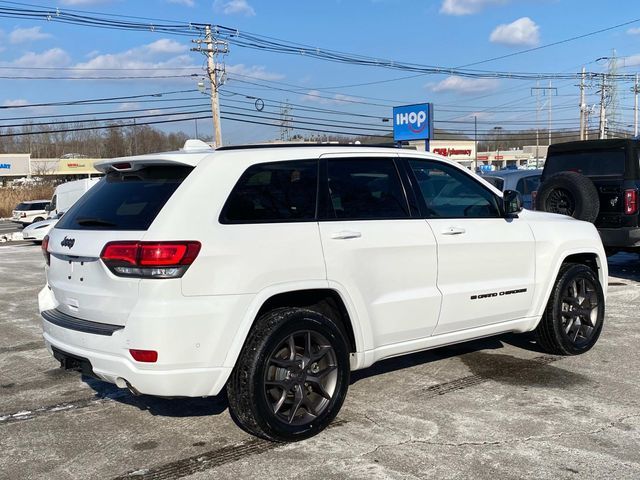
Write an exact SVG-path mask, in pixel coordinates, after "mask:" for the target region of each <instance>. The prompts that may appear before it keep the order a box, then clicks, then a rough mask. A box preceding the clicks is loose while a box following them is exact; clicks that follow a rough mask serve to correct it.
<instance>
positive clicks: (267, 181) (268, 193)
mask: <svg viewBox="0 0 640 480" xmlns="http://www.w3.org/2000/svg"><path fill="white" fill-rule="evenodd" d="M317 184H318V162H317V161H316V160H296V161H291V162H272V163H261V164H257V165H253V166H251V167H249V168H248V169H247V170H246V171H245V172H244V173H243V174H242V176H241V177H240V180H238V183H237V184H236V186H235V187H234V188H233V191H232V192H231V195H229V198H228V199H227V203H226V204H225V206H224V209H223V210H222V215H221V217H220V220H221V222H222V223H260V222H283V221H290V222H294V221H305V220H314V219H315V218H316V196H317Z"/></svg>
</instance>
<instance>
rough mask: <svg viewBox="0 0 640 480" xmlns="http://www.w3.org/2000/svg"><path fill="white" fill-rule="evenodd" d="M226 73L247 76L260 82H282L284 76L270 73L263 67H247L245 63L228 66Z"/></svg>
mask: <svg viewBox="0 0 640 480" xmlns="http://www.w3.org/2000/svg"><path fill="white" fill-rule="evenodd" d="M226 71H227V73H228V74H231V75H233V74H236V75H238V76H242V75H244V76H247V77H251V78H253V79H258V80H271V81H273V80H282V79H283V78H284V75H281V74H279V73H274V72H268V71H267V69H266V68H265V67H264V66H262V65H251V66H246V65H244V64H243V63H238V64H236V65H227V66H226Z"/></svg>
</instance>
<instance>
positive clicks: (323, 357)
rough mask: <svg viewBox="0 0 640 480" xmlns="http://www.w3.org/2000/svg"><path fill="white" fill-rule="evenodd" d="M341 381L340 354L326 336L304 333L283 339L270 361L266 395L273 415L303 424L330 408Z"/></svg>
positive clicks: (307, 331) (312, 332) (311, 332)
mask: <svg viewBox="0 0 640 480" xmlns="http://www.w3.org/2000/svg"><path fill="white" fill-rule="evenodd" d="M337 382H338V361H337V355H336V352H335V351H334V349H333V347H332V346H331V344H330V343H329V341H328V340H327V339H326V338H325V337H324V335H322V334H320V333H318V332H315V331H311V330H304V331H298V332H294V333H292V334H291V335H289V336H287V337H286V338H285V339H284V340H282V341H281V342H280V343H279V344H278V345H277V346H276V348H275V349H274V350H273V352H272V353H271V355H270V356H269V358H268V361H267V368H266V370H265V374H264V393H265V396H266V399H267V403H268V405H269V406H270V408H271V412H272V413H273V414H274V415H275V416H276V417H277V418H278V419H279V420H280V421H282V422H284V423H287V424H289V425H304V424H307V423H310V422H312V421H313V420H315V419H316V418H317V417H318V416H320V415H321V414H322V413H323V412H324V411H325V410H326V409H327V407H328V405H329V403H330V401H331V399H332V398H333V395H334V393H335V391H336V386H337Z"/></svg>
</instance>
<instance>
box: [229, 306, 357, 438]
mask: <svg viewBox="0 0 640 480" xmlns="http://www.w3.org/2000/svg"><path fill="white" fill-rule="evenodd" d="M291 339H293V342H294V346H293V348H291V347H290V346H289V345H290V343H289V342H290V341H291ZM307 339H308V342H309V343H306V342H307ZM314 339H316V340H318V342H317V345H315V348H314V345H312V342H314V341H315V340H314ZM325 342H326V343H327V345H323V346H322V347H320V343H322V344H324V343H325ZM309 345H311V348H308V347H309ZM318 347H319V348H318ZM327 347H330V348H327ZM307 351H309V352H311V353H310V354H307ZM292 352H293V353H292ZM322 352H324V353H322ZM292 357H293V358H292ZM314 358H315V360H314ZM274 362H275V363H277V365H276V364H274ZM332 364H335V366H334V365H332ZM284 365H286V366H284ZM314 365H315V367H314ZM314 368H315V370H314ZM349 376H350V366H349V349H348V347H347V342H346V340H345V336H344V335H343V333H342V331H341V329H340V328H339V327H338V326H337V325H336V324H335V323H334V322H333V321H331V319H329V318H327V317H325V316H324V315H321V314H319V313H317V312H314V311H311V310H306V309H302V308H280V309H276V310H273V311H270V312H268V313H266V314H264V315H263V316H261V317H260V318H259V319H258V320H257V321H256V324H255V325H254V327H253V328H252V330H251V332H250V333H249V336H248V338H247V340H246V342H245V345H244V347H243V349H242V352H241V353H240V357H239V358H238V361H237V362H236V366H235V368H234V369H233V372H232V373H231V376H230V378H229V381H228V382H227V396H228V398H229V410H230V412H231V414H232V416H233V417H234V419H235V420H236V421H237V422H238V423H239V424H240V426H241V427H243V428H244V429H245V430H246V431H248V432H249V433H252V434H254V435H256V436H258V437H261V438H265V439H267V440H272V441H279V442H292V441H298V440H303V439H305V438H309V437H311V436H313V435H316V434H317V433H319V432H320V431H322V430H323V429H324V428H325V427H326V426H327V425H329V423H330V422H331V421H332V420H333V419H334V418H335V416H336V415H337V414H338V411H339V410H340V408H341V407H342V403H343V402H344V398H345V396H346V394H347V389H348V387H349ZM311 379H313V380H311ZM319 379H321V380H320V381H319ZM325 381H326V382H327V383H325V384H324V385H320V382H325ZM329 382H330V383H329ZM327 395H328V396H329V397H330V398H326V396H327ZM278 396H280V398H279V399H277V400H276V397H278ZM299 399H302V400H299ZM298 400H299V401H298ZM273 401H275V404H274V403H272V402H273ZM300 402H303V403H300ZM307 402H309V404H310V405H311V404H313V403H316V404H315V405H311V406H309V405H307ZM296 403H297V405H298V407H297V408H296V409H295V410H294V406H295V404H296ZM278 404H279V406H278ZM316 408H317V410H315V411H313V410H314V409H316ZM291 412H293V414H292V413H291ZM312 413H315V414H316V415H312Z"/></svg>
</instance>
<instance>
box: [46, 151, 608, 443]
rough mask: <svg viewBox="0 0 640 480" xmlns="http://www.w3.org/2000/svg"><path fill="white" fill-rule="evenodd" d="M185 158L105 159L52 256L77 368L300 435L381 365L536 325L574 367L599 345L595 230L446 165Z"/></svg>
mask: <svg viewBox="0 0 640 480" xmlns="http://www.w3.org/2000/svg"><path fill="white" fill-rule="evenodd" d="M187 147H188V148H185V149H184V150H182V151H180V152H173V153H158V154H149V155H144V156H137V157H129V158H121V159H114V160H106V161H103V162H101V163H99V164H97V168H98V169H100V170H101V171H103V172H104V173H105V174H106V176H105V178H104V179H102V180H101V181H100V183H98V184H97V185H96V186H95V187H93V188H92V189H91V190H90V191H89V192H88V193H87V194H86V195H85V196H84V197H83V198H82V199H81V200H80V201H79V202H78V203H76V204H75V205H74V206H73V207H72V208H71V209H70V210H69V211H68V212H67V213H66V214H65V216H64V217H63V218H62V219H60V221H59V223H58V224H57V225H56V226H55V228H54V229H53V230H52V231H51V233H50V234H49V237H48V238H47V239H45V242H43V249H44V254H45V258H46V260H47V264H48V266H47V268H46V276H47V283H46V286H45V287H44V288H43V289H42V291H41V292H40V294H39V306H40V311H41V314H42V317H43V329H44V339H45V342H46V345H47V347H48V348H49V350H50V352H51V353H52V354H53V355H54V356H55V358H57V359H58V360H59V361H60V362H61V364H62V366H63V367H65V368H68V369H74V370H79V371H82V372H83V373H85V374H87V375H92V376H95V377H98V378H100V379H102V380H104V381H107V382H110V383H114V384H116V385H118V386H120V387H123V388H124V387H127V388H129V389H131V390H132V391H133V392H135V393H143V394H149V395H158V396H169V397H174V396H186V397H202V396H212V395H217V394H218V393H220V392H221V391H222V390H223V389H224V388H225V387H226V391H227V395H228V399H229V407H230V410H231V412H232V414H233V415H234V416H235V418H236V419H237V420H238V421H239V422H240V423H241V424H242V425H243V427H244V428H246V429H247V430H248V431H250V432H252V433H254V434H256V435H258V436H260V437H263V438H267V439H272V440H279V441H292V440H299V439H302V438H306V437H309V436H311V435H314V434H316V433H317V432H319V431H321V430H322V429H323V428H325V427H326V426H327V425H328V423H329V422H330V421H331V420H332V419H333V418H334V417H335V416H336V414H337V413H338V411H339V409H340V407H341V405H342V402H343V400H344V398H345V395H346V392H347V388H348V385H349V376H350V372H351V371H354V370H358V369H362V368H366V367H369V366H370V365H372V364H373V363H375V362H377V361H379V360H382V359H385V358H389V357H394V356H398V355H402V354H406V353H411V352H416V351H419V350H425V349H429V348H434V347H439V346H442V345H449V344H452V343H457V342H464V341H467V340H471V339H475V338H480V337H486V336H491V335H496V334H501V333H504V332H530V331H535V332H536V333H537V338H538V342H539V346H540V348H542V349H543V350H545V351H547V352H550V353H553V354H558V355H574V354H580V353H584V352H586V351H587V350H589V349H590V348H591V347H592V346H593V345H594V344H595V343H596V340H597V339H598V337H599V335H600V332H601V330H602V325H603V321H604V306H605V294H606V289H607V282H606V280H607V261H606V256H605V252H604V250H603V247H602V243H601V241H600V237H599V236H598V232H597V231H596V229H595V227H594V226H593V225H592V224H590V223H586V222H581V221H578V220H574V219H572V218H570V217H566V216H560V215H553V214H548V213H542V212H533V211H526V210H522V206H521V203H520V198H519V195H518V194H517V192H513V191H507V192H504V194H503V193H502V192H500V191H498V190H496V189H495V188H494V187H492V186H491V185H489V184H488V183H486V182H485V181H484V180H482V179H480V178H479V177H478V176H476V175H475V174H473V173H471V172H469V171H468V170H466V169H465V168H463V167H461V166H460V165H458V164H456V163H455V162H451V161H449V160H447V159H445V158H442V157H440V156H437V155H434V154H431V153H419V152H415V151H408V150H401V149H395V148H374V147H366V146H348V145H347V146H343V145H319V146H299V145H298V146H296V145H292V146H281V145H277V146H250V147H235V148H234V147H227V148H219V149H217V150H215V151H213V150H210V149H207V148H205V147H202V148H198V147H197V145H196V146H195V147H192V146H191V145H190V144H189V145H187ZM423 407H424V406H422V405H417V406H416V408H423Z"/></svg>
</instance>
